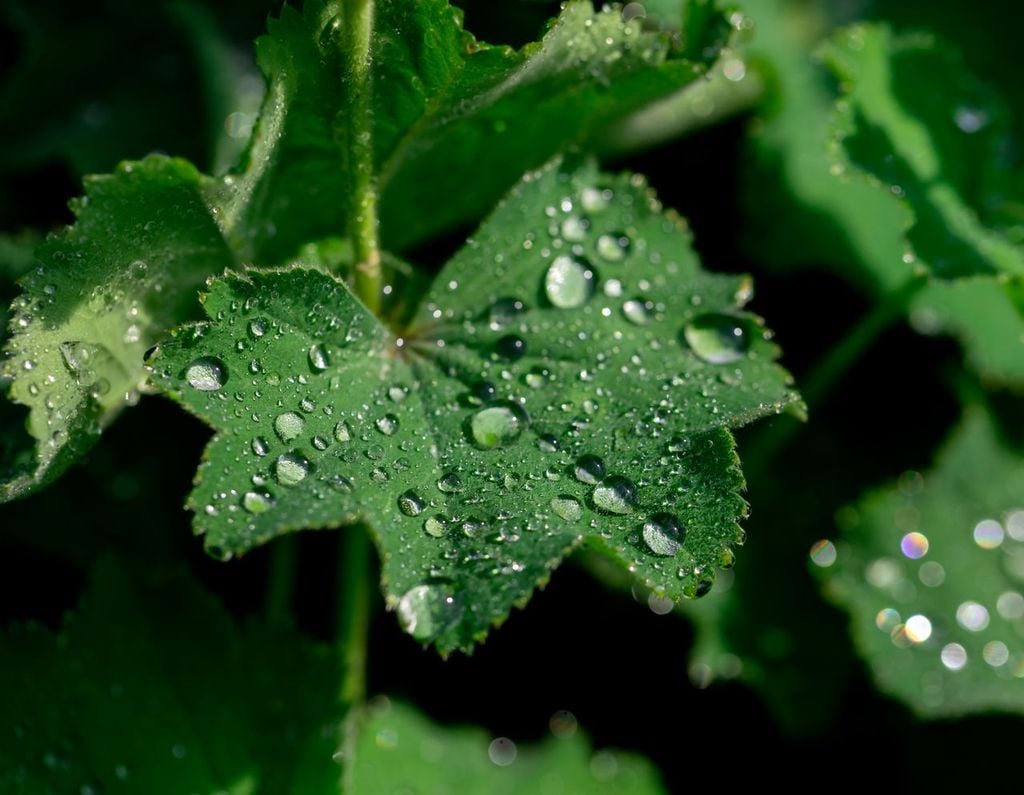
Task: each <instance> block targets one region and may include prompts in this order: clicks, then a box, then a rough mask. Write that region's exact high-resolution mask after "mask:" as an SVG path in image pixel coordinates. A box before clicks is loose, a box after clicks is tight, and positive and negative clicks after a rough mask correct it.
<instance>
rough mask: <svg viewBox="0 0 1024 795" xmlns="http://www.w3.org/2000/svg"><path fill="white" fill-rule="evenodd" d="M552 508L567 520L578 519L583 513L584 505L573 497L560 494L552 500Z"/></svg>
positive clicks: (557, 514) (573, 520)
mask: <svg viewBox="0 0 1024 795" xmlns="http://www.w3.org/2000/svg"><path fill="white" fill-rule="evenodd" d="M551 510H552V511H554V512H555V515H556V516H559V517H561V518H562V519H565V521H567V522H575V521H578V520H579V518H580V517H581V516H582V515H583V506H581V505H580V502H579V500H577V499H574V498H573V497H566V496H560V497H555V498H553V499H552V500H551Z"/></svg>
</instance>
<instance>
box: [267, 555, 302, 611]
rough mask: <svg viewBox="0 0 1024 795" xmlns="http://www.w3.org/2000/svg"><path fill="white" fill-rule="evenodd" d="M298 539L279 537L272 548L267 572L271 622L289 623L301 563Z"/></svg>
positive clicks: (268, 605) (268, 609) (268, 608)
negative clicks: (296, 577) (296, 578)
mask: <svg viewBox="0 0 1024 795" xmlns="http://www.w3.org/2000/svg"><path fill="white" fill-rule="evenodd" d="M298 552H299V547H298V539H297V538H296V537H295V536H293V535H288V536H285V537H284V538H280V539H278V540H277V541H276V542H274V544H273V545H272V546H271V548H270V570H269V572H268V573H267V602H266V616H267V621H268V622H270V623H271V624H278V625H282V624H289V623H290V622H291V618H292V599H293V597H294V595H295V576H296V573H297V572H298V563H299V555H298Z"/></svg>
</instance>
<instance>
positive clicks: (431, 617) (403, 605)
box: [398, 585, 463, 641]
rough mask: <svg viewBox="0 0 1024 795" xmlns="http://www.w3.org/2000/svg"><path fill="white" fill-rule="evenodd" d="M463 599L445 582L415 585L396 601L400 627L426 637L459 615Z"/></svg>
mask: <svg viewBox="0 0 1024 795" xmlns="http://www.w3.org/2000/svg"><path fill="white" fill-rule="evenodd" d="M462 612H463V608H462V603H461V602H460V601H459V600H458V599H457V598H456V597H455V595H454V593H453V592H452V590H451V589H450V588H449V587H447V586H444V585H417V586H416V587H414V588H410V589H409V590H408V591H406V592H405V594H404V595H403V596H402V598H401V599H400V600H399V602H398V620H399V623H401V625H402V629H404V630H405V631H406V632H408V633H409V634H410V635H412V636H413V637H414V638H416V639H417V640H422V641H429V640H433V639H434V638H436V637H437V636H438V635H440V634H441V633H443V632H444V631H445V630H446V629H448V628H449V627H451V626H453V625H454V624H456V623H458V621H459V619H461V618H462Z"/></svg>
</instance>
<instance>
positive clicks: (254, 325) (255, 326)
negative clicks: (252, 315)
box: [249, 319, 267, 339]
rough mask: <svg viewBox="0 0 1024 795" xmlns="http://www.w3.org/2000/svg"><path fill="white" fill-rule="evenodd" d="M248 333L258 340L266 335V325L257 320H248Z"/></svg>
mask: <svg viewBox="0 0 1024 795" xmlns="http://www.w3.org/2000/svg"><path fill="white" fill-rule="evenodd" d="M249 333H250V334H252V335H253V336H254V337H256V338H257V339H258V338H260V337H262V336H263V335H264V334H266V333H267V324H266V323H265V322H264V321H262V320H259V319H256V320H250V321H249Z"/></svg>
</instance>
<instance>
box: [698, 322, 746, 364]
mask: <svg viewBox="0 0 1024 795" xmlns="http://www.w3.org/2000/svg"><path fill="white" fill-rule="evenodd" d="M683 337H684V338H685V339H686V343H687V345H689V346H690V349H691V350H692V351H693V352H694V353H695V354H696V355H697V356H698V357H700V358H701V359H703V360H704V361H706V362H709V363H710V364H728V363H729V362H735V361H738V360H739V359H742V358H743V356H744V355H745V354H746V352H747V351H748V350H749V348H750V333H749V332H748V330H747V328H746V323H745V322H744V321H743V320H742V319H741V318H738V317H735V316H733V315H726V314H723V313H720V312H709V313H708V314H705V315H700V316H699V317H696V318H694V319H693V320H691V321H690V322H689V323H687V324H686V328H685V329H683Z"/></svg>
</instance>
